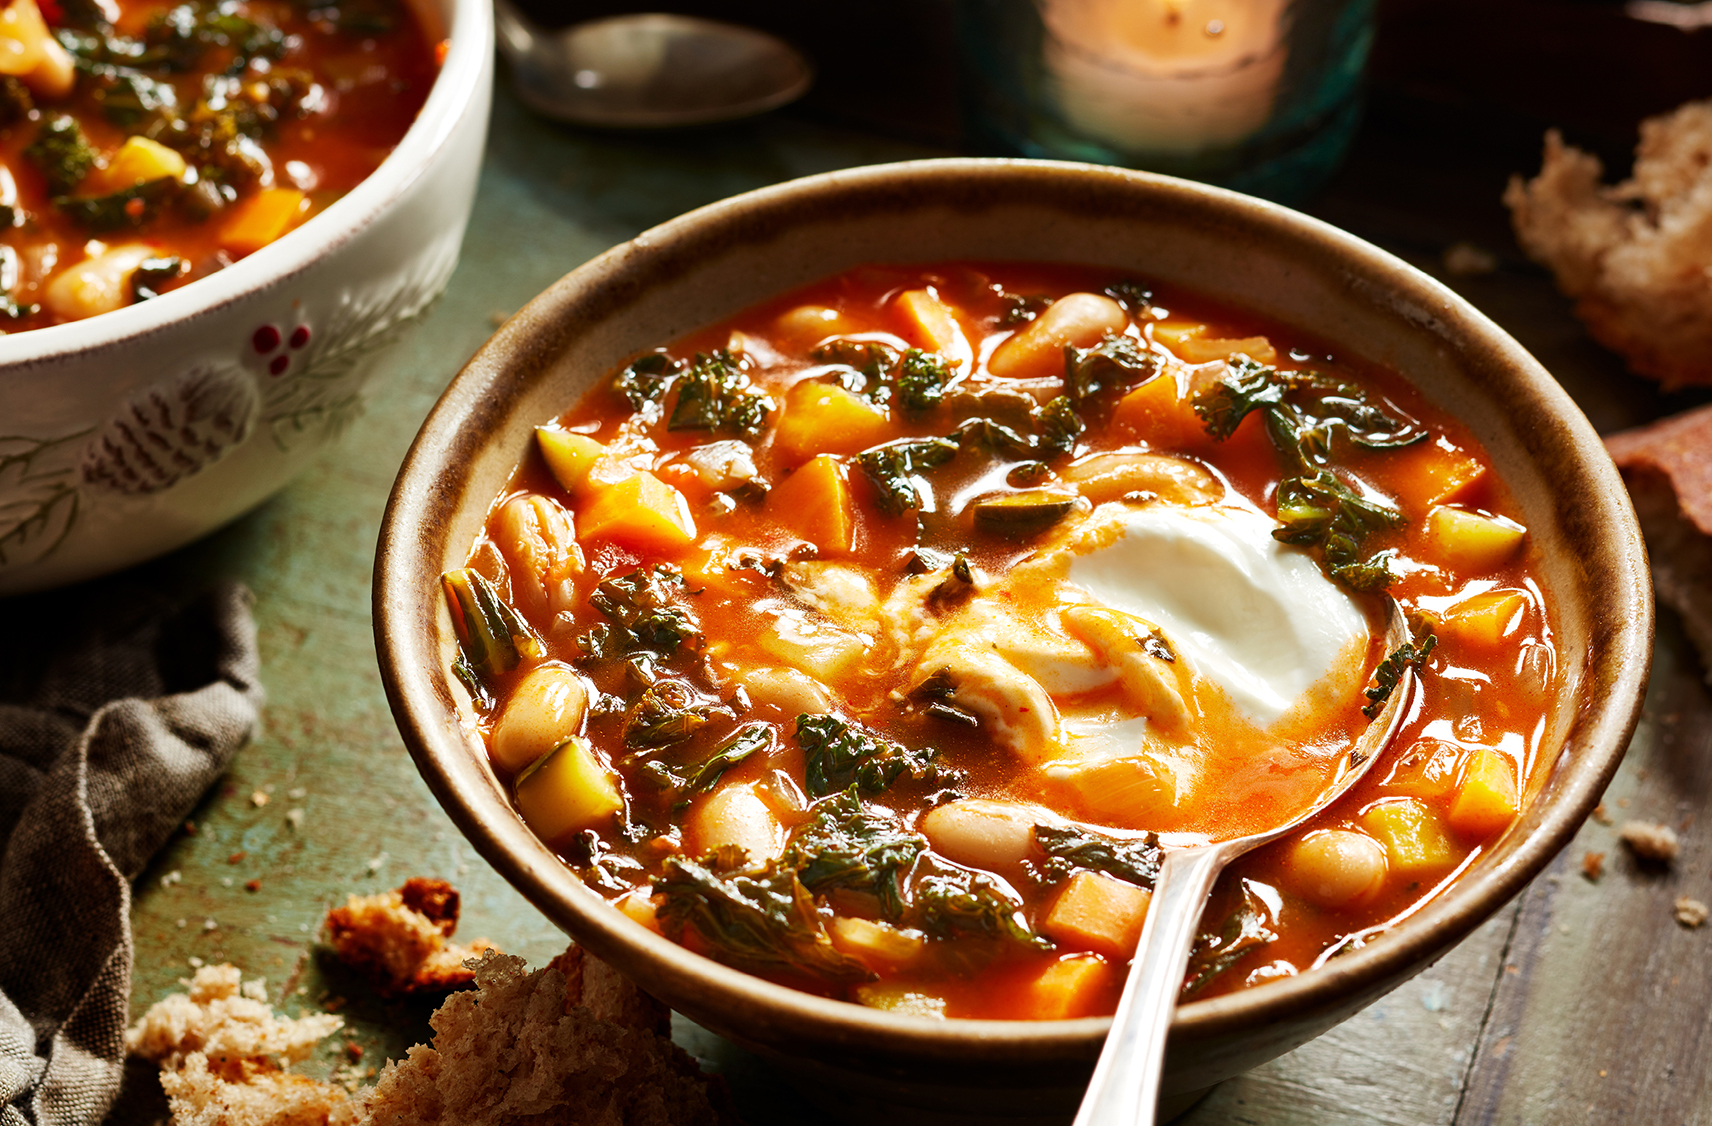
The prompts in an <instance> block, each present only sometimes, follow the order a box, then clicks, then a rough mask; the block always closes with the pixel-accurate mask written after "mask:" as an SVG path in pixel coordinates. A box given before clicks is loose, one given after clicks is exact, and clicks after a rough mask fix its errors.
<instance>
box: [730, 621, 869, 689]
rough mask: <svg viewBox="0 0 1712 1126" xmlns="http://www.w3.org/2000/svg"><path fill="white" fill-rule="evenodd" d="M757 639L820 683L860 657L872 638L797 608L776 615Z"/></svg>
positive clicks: (840, 673)
mask: <svg viewBox="0 0 1712 1126" xmlns="http://www.w3.org/2000/svg"><path fill="white" fill-rule="evenodd" d="M756 641H757V642H758V643H759V644H760V646H761V648H762V649H763V650H765V651H766V652H767V653H769V654H771V655H772V656H773V657H774V658H776V659H777V660H779V661H781V662H783V663H784V664H787V665H790V666H792V667H793V668H798V669H801V670H802V671H803V672H805V673H807V674H808V675H809V676H812V677H813V678H814V679H816V680H818V681H820V682H821V683H823V684H826V683H837V682H838V681H839V680H841V679H843V677H844V675H845V674H846V673H848V672H849V671H850V670H851V669H852V668H853V667H855V665H856V663H857V662H859V661H860V660H861V659H862V656H863V654H865V653H866V652H867V651H868V647H869V646H870V645H872V644H873V642H872V640H871V639H869V638H866V637H864V636H862V635H861V634H856V633H851V632H849V631H848V630H842V629H839V628H838V627H837V626H835V625H832V624H831V623H830V622H826V621H823V620H820V619H818V618H815V617H811V616H809V615H808V614H805V613H804V612H802V611H800V610H787V611H784V612H783V613H780V614H778V615H776V616H775V617H774V618H773V619H772V621H771V622H769V623H768V626H767V628H766V629H764V630H762V631H761V634H760V636H759V637H757V638H756Z"/></svg>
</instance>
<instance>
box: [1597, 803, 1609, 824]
mask: <svg viewBox="0 0 1712 1126" xmlns="http://www.w3.org/2000/svg"><path fill="white" fill-rule="evenodd" d="M1593 820H1595V821H1597V822H1599V824H1601V825H1609V824H1611V813H1610V811H1609V810H1607V809H1606V808H1605V803H1604V802H1600V803H1599V804H1598V805H1596V806H1594V807H1593Z"/></svg>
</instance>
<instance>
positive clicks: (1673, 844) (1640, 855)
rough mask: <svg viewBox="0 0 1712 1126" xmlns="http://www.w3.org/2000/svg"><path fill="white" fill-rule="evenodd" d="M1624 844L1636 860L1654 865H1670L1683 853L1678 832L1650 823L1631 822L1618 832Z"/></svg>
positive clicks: (1668, 827) (1666, 826)
mask: <svg viewBox="0 0 1712 1126" xmlns="http://www.w3.org/2000/svg"><path fill="white" fill-rule="evenodd" d="M1617 835H1618V836H1619V837H1621V838H1622V840H1623V843H1624V844H1626V845H1628V846H1629V851H1630V852H1633V853H1634V854H1635V857H1636V859H1639V860H1644V861H1648V862H1650V863H1653V864H1669V863H1670V862H1671V861H1673V860H1675V859H1676V854H1677V853H1679V852H1681V851H1682V842H1681V841H1679V840H1678V839H1677V836H1676V830H1674V829H1672V828H1671V827H1670V826H1668V825H1655V824H1653V823H1651V822H1650V821H1630V822H1628V823H1626V824H1625V825H1624V826H1623V827H1622V828H1621V829H1619V830H1618V831H1617Z"/></svg>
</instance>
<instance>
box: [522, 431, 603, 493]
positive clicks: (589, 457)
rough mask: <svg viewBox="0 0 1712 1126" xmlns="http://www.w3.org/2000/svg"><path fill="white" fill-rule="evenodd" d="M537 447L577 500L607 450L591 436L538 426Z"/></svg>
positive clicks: (557, 476)
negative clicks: (590, 471) (591, 472)
mask: <svg viewBox="0 0 1712 1126" xmlns="http://www.w3.org/2000/svg"><path fill="white" fill-rule="evenodd" d="M535 444H536V445H537V446H539V447H540V448H541V456H542V457H544V458H546V459H547V468H548V469H549V470H551V471H552V473H553V479H554V480H555V481H557V482H559V487H560V488H562V489H564V490H565V492H567V493H569V494H570V495H571V496H573V497H574V496H576V495H577V494H578V493H580V492H582V490H583V486H584V484H585V483H586V482H587V480H588V476H589V470H591V469H593V468H594V464H595V462H596V461H599V460H600V458H601V457H602V456H604V455H605V454H606V447H605V446H603V445H601V444H600V443H599V442H597V441H595V440H594V439H593V438H590V437H589V436H588V435H587V434H573V433H571V432H570V431H569V430H560V429H559V428H558V427H556V426H537V427H536V428H535Z"/></svg>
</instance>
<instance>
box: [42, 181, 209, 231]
mask: <svg viewBox="0 0 1712 1126" xmlns="http://www.w3.org/2000/svg"><path fill="white" fill-rule="evenodd" d="M179 186H180V185H179V182H178V181H177V180H175V179H173V178H172V177H170V176H163V177H161V178H160V179H159V180H150V181H148V182H147V183H144V184H137V185H135V186H134V187H129V188H126V189H125V190H124V191H118V192H113V193H111V194H109V195H103V196H93V197H88V198H78V197H74V196H56V197H54V201H53V203H54V207H56V208H57V209H58V210H59V211H60V213H61V214H63V215H65V216H67V217H68V218H70V219H72V220H74V221H75V222H77V223H78V224H80V225H81V226H83V227H84V228H85V229H87V230H90V231H97V232H100V231H113V230H118V229H119V228H120V227H141V226H143V225H144V224H146V223H148V222H150V221H151V220H153V219H154V217H155V216H156V215H158V214H160V209H161V207H162V206H164V205H165V204H166V203H167V202H169V201H170V200H171V199H172V198H173V197H174V196H176V195H177V194H178V190H179Z"/></svg>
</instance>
